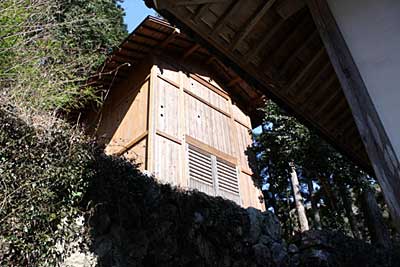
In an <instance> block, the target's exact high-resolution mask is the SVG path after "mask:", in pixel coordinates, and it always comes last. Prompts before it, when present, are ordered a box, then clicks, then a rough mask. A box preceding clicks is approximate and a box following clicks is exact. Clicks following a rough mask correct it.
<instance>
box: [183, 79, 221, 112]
mask: <svg viewBox="0 0 400 267" xmlns="http://www.w3.org/2000/svg"><path fill="white" fill-rule="evenodd" d="M209 86H212V85H211V84H210V85H209ZM185 89H187V90H189V91H190V92H192V93H193V94H195V95H196V96H198V97H200V98H201V99H203V100H204V101H206V102H208V103H210V104H211V105H213V106H215V107H217V108H219V109H220V110H223V111H224V112H227V113H228V112H229V102H228V99H227V98H224V97H222V96H220V95H219V94H217V93H216V92H214V91H213V90H211V89H209V88H208V87H207V86H205V85H203V84H202V83H200V82H198V81H197V80H195V79H193V78H188V80H186V85H185Z"/></svg>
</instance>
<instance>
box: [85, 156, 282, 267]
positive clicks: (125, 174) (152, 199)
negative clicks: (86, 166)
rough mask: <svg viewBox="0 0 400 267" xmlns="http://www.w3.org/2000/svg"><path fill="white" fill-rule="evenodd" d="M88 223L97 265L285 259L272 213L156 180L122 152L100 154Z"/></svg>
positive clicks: (243, 262)
mask: <svg viewBox="0 0 400 267" xmlns="http://www.w3.org/2000/svg"><path fill="white" fill-rule="evenodd" d="M96 165H97V166H96V170H97V171H98V173H99V174H100V175H99V177H98V178H97V179H95V180H94V181H93V183H92V184H91V186H90V188H91V189H90V190H89V193H88V195H87V196H86V202H87V203H88V205H89V207H90V208H89V211H88V213H87V218H86V220H87V224H88V226H89V227H88V233H89V238H90V239H91V250H92V251H93V252H94V253H95V254H96V255H97V257H98V260H99V266H285V265H287V264H288V263H289V257H288V253H287V249H286V245H285V244H284V243H283V242H282V239H281V233H280V226H279V222H278V221H277V219H276V217H275V216H273V215H272V214H271V213H268V212H267V213H261V212H260V211H258V210H256V209H254V208H249V209H247V210H245V209H243V208H241V207H239V206H237V205H236V204H235V203H233V202H231V201H228V200H224V199H222V198H220V197H210V196H208V195H205V194H203V193H200V192H196V191H186V192H185V191H182V190H180V189H179V188H176V189H175V188H171V187H170V186H169V185H161V184H158V183H157V182H156V181H155V180H154V179H153V178H151V177H147V176H145V175H143V174H142V173H140V172H139V171H138V170H137V169H136V167H135V166H133V165H131V164H130V163H128V162H125V161H123V160H121V159H117V158H110V157H107V156H104V155H100V156H99V157H98V159H97V161H96Z"/></svg>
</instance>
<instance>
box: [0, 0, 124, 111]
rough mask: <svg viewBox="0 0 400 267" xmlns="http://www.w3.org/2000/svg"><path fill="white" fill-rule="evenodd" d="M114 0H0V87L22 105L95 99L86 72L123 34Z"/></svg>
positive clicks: (70, 105) (67, 105)
mask: <svg viewBox="0 0 400 267" xmlns="http://www.w3.org/2000/svg"><path fill="white" fill-rule="evenodd" d="M117 3H118V1H115V0H96V1H83V0H81V1H78V0H75V1H72V0H56V1H52V0H37V1H28V0H4V1H1V2H0V10H1V11H2V12H1V13H0V23H1V27H0V49H1V50H0V88H1V90H2V93H3V94H7V95H8V96H9V97H10V99H11V100H13V102H14V103H17V104H18V105H19V106H21V107H24V108H28V109H33V110H35V109H37V110H51V111H53V110H57V111H59V110H63V111H69V110H71V109H77V108H79V107H82V106H83V105H85V103H86V102H88V101H93V100H96V94H95V90H94V88H91V87H89V86H86V87H85V88H84V89H82V85H83V84H85V82H86V80H87V78H88V77H89V76H90V75H92V74H93V71H94V70H95V69H96V68H97V67H98V66H99V65H100V64H101V63H102V61H103V60H104V58H105V55H106V54H107V53H109V52H110V51H111V49H112V48H113V47H114V46H116V45H118V44H119V42H120V41H121V40H122V39H123V38H124V37H125V35H126V28H125V25H124V24H123V11H122V9H121V7H119V6H118V4H117Z"/></svg>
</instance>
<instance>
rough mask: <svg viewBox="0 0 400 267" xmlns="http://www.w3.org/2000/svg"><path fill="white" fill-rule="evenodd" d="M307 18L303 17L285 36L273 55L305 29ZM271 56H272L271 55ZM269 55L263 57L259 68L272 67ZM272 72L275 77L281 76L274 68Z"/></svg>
mask: <svg viewBox="0 0 400 267" xmlns="http://www.w3.org/2000/svg"><path fill="white" fill-rule="evenodd" d="M308 19H309V17H308V16H305V17H303V19H302V20H301V22H300V23H299V24H298V25H297V26H296V27H294V28H293V30H292V31H291V32H290V34H289V35H288V36H286V38H285V40H284V41H283V42H282V44H281V45H280V47H279V48H278V52H277V51H274V53H275V54H276V53H279V50H280V49H284V48H286V45H287V44H288V43H289V42H291V41H292V38H293V37H294V36H295V35H297V34H298V33H299V31H301V30H302V29H303V28H304V27H306V25H307V23H308ZM272 56H273V55H272ZM272 56H270V55H264V59H263V60H262V64H261V65H260V68H266V67H267V66H272V64H271V59H270V58H271V57H272ZM273 71H274V72H275V73H276V76H282V74H281V73H280V72H279V71H278V70H277V69H276V68H274V69H273Z"/></svg>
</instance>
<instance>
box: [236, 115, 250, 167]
mask: <svg viewBox="0 0 400 267" xmlns="http://www.w3.org/2000/svg"><path fill="white" fill-rule="evenodd" d="M235 128H236V133H237V138H238V146H239V151H238V153H239V155H238V157H239V160H240V166H241V167H242V168H244V169H246V170H248V171H250V166H249V162H248V157H247V155H246V151H247V149H248V147H249V146H251V144H252V139H251V135H250V133H249V129H247V128H246V127H244V126H243V125H241V124H240V123H238V122H235Z"/></svg>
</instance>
